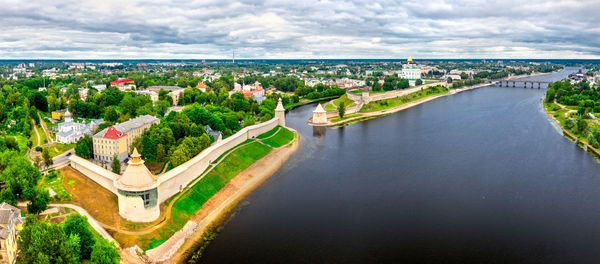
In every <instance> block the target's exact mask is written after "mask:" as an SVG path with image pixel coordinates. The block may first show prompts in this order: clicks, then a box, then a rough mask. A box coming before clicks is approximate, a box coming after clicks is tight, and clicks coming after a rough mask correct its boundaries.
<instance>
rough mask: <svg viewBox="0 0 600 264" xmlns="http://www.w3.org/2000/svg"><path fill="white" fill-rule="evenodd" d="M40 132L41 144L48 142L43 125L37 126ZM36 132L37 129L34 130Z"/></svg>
mask: <svg viewBox="0 0 600 264" xmlns="http://www.w3.org/2000/svg"><path fill="white" fill-rule="evenodd" d="M36 128H37V131H38V133H39V134H40V144H42V145H44V144H46V143H48V139H47V138H46V133H44V129H43V128H42V125H41V124H40V125H37V126H36ZM33 133H35V131H34V132H33ZM35 144H36V142H34V145H35Z"/></svg>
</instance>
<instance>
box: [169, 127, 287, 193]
mask: <svg viewBox="0 0 600 264" xmlns="http://www.w3.org/2000/svg"><path fill="white" fill-rule="evenodd" d="M278 124H279V120H278V119H277V118H273V119H271V120H269V121H266V122H263V123H260V124H257V125H253V126H248V127H245V128H242V130H240V131H238V132H237V133H235V134H234V135H232V136H230V137H228V138H226V139H223V140H221V141H219V142H216V143H214V144H212V145H211V146H210V147H208V148H206V149H205V150H203V151H202V152H200V154H198V155H196V156H195V157H193V158H192V159H190V160H188V161H186V162H185V163H183V164H181V165H179V166H177V167H176V168H173V169H172V170H170V171H168V172H166V173H165V174H162V175H160V176H159V177H158V182H159V185H158V202H159V204H160V203H162V202H164V201H165V200H167V199H169V198H171V196H173V195H175V194H176V193H178V192H180V191H181V190H183V189H185V187H186V186H187V185H188V184H189V183H190V182H192V181H193V180H195V179H196V178H197V177H198V176H200V174H202V172H204V171H205V170H206V169H207V168H208V166H209V165H210V164H211V163H212V162H214V161H215V160H216V159H218V158H219V157H220V156H221V155H222V154H223V153H225V152H227V151H228V150H230V149H231V148H233V147H235V146H237V145H239V144H241V143H243V142H244V141H246V140H248V139H252V138H255V137H257V136H258V135H260V134H263V133H266V132H268V131H269V130H271V129H273V128H275V127H276V126H277V125H278Z"/></svg>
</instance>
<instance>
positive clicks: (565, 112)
mask: <svg viewBox="0 0 600 264" xmlns="http://www.w3.org/2000/svg"><path fill="white" fill-rule="evenodd" d="M542 104H543V108H544V113H546V115H548V117H550V118H551V119H552V120H553V121H554V122H555V123H556V124H557V125H558V126H559V127H560V129H561V131H562V135H563V136H564V137H566V138H568V139H569V140H571V141H574V142H575V144H577V145H578V146H579V147H581V148H582V149H583V150H585V151H586V152H588V153H590V154H591V155H592V156H593V157H594V158H596V160H598V161H599V162H600V150H598V149H596V148H594V147H593V146H592V145H591V144H590V143H589V142H587V141H586V139H584V138H580V137H579V136H577V135H575V134H574V133H572V132H570V131H569V129H567V128H566V127H565V122H564V119H565V118H567V117H568V116H569V114H570V113H573V112H576V111H575V110H569V109H567V108H566V106H564V105H561V104H558V103H556V102H554V103H551V104H547V103H545V102H542ZM552 105H557V106H559V107H560V108H561V111H555V110H552V109H550V107H552ZM556 115H558V116H556ZM559 117H560V118H562V119H559Z"/></svg>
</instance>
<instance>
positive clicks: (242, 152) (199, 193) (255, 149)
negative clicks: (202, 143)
mask: <svg viewBox="0 0 600 264" xmlns="http://www.w3.org/2000/svg"><path fill="white" fill-rule="evenodd" d="M271 136H272V137H271ZM265 138H266V139H265ZM293 138H294V134H293V133H292V132H291V131H289V130H287V129H284V128H281V129H280V127H276V128H274V129H272V130H270V131H269V132H266V133H264V134H262V135H260V136H258V137H257V140H262V141H263V143H264V144H261V143H260V142H258V141H257V140H250V141H246V142H244V143H242V144H240V145H243V144H246V145H243V146H241V147H240V148H238V149H236V150H234V151H232V152H230V154H229V155H228V156H226V157H225V158H224V159H223V161H222V162H221V163H219V164H218V165H217V166H216V167H215V168H214V169H213V170H211V171H210V172H209V173H207V174H206V175H205V176H204V177H202V179H200V180H199V181H198V182H197V183H195V184H194V185H193V186H191V187H189V188H187V189H186V190H185V191H184V193H183V194H181V196H179V197H178V198H176V199H175V200H174V202H173V206H172V209H171V213H170V218H169V219H167V220H166V221H168V222H167V223H166V224H165V225H163V226H162V227H161V228H159V229H157V230H155V231H154V232H152V233H149V234H145V235H142V236H140V237H139V238H138V241H139V244H140V246H141V247H142V248H143V249H145V250H148V249H152V248H155V247H157V246H159V245H160V244H162V243H163V242H165V241H166V240H167V239H168V238H169V237H170V236H172V235H173V234H174V233H175V232H177V231H178V230H179V229H181V228H182V227H183V226H184V225H185V224H186V223H187V222H188V221H189V220H190V219H191V218H192V217H193V216H194V215H195V214H197V213H198V211H200V209H202V207H203V205H204V203H206V201H208V200H209V199H210V198H211V197H212V196H214V195H215V194H216V193H217V192H218V191H219V190H221V189H222V188H223V187H224V186H225V185H226V184H227V183H228V182H229V181H231V180H232V179H233V178H234V177H235V176H236V175H238V174H239V173H240V172H241V171H243V170H245V169H246V168H248V167H250V165H252V164H253V163H254V162H256V161H257V160H259V159H260V158H262V157H264V156H265V155H267V154H268V153H269V152H270V151H271V150H272V147H278V146H282V145H285V144H288V143H289V142H290V141H291V140H292V139H293ZM265 144H267V145H268V146H267V145H265ZM238 146H239V145H238ZM269 146H272V147H269Z"/></svg>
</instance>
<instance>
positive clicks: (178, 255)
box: [121, 129, 299, 263]
mask: <svg viewBox="0 0 600 264" xmlns="http://www.w3.org/2000/svg"><path fill="white" fill-rule="evenodd" d="M290 130H291V131H293V132H295V130H293V129H290ZM298 142H299V135H298V134H297V133H296V136H295V138H294V141H293V142H292V145H291V146H290V145H287V146H282V147H280V148H274V149H273V150H271V152H269V154H267V155H266V156H264V157H262V158H261V159H259V160H257V161H256V162H254V163H253V164H252V165H250V167H248V168H246V169H245V170H243V171H242V172H240V173H239V174H238V175H237V176H236V177H235V178H234V179H233V180H231V181H230V182H229V183H227V185H225V187H223V188H222V189H221V190H220V191H219V192H217V193H216V194H215V195H214V196H213V197H211V198H210V199H209V200H208V201H207V202H206V203H205V204H204V206H203V208H202V209H201V210H200V212H198V214H197V215H196V216H194V217H193V218H192V219H191V220H190V221H188V223H187V224H186V225H185V226H184V227H183V228H182V229H181V230H180V231H178V232H176V233H175V234H174V235H173V236H172V237H171V238H169V240H167V241H165V242H164V243H163V244H161V245H160V246H159V247H157V248H155V249H152V250H148V251H147V252H146V256H145V257H144V258H145V260H144V261H146V262H151V263H179V262H181V261H182V260H183V259H182V258H183V257H184V254H185V253H186V251H187V250H188V249H190V248H191V247H192V246H193V245H194V244H195V243H196V242H197V241H199V240H200V239H201V238H202V236H203V235H204V232H205V231H206V230H207V229H208V228H210V227H211V226H212V225H213V224H218V223H217V222H218V221H219V220H222V219H223V216H225V215H226V214H227V213H228V212H229V211H230V210H231V209H233V208H234V207H235V206H236V205H237V204H238V202H239V201H240V200H242V199H243V198H244V197H245V196H246V195H248V194H249V193H250V192H252V191H253V190H254V189H255V188H256V187H258V186H259V185H260V184H261V183H262V182H264V181H265V180H266V179H268V178H269V177H270V176H271V175H273V174H274V173H275V172H277V170H279V168H280V167H281V166H282V165H283V163H284V162H285V161H286V160H287V159H288V158H289V157H290V156H291V155H292V154H293V153H294V152H295V151H296V150H297V149H298ZM121 252H122V256H123V255H128V256H123V257H122V258H123V261H124V262H125V263H143V262H142V260H141V259H140V258H138V257H136V256H132V254H131V250H130V249H125V250H123V251H121Z"/></svg>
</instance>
